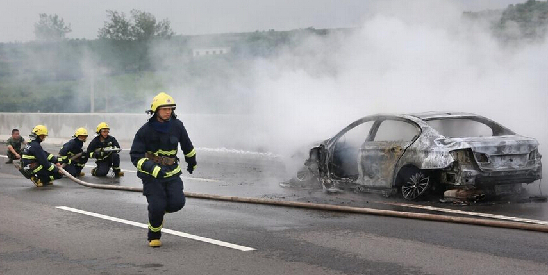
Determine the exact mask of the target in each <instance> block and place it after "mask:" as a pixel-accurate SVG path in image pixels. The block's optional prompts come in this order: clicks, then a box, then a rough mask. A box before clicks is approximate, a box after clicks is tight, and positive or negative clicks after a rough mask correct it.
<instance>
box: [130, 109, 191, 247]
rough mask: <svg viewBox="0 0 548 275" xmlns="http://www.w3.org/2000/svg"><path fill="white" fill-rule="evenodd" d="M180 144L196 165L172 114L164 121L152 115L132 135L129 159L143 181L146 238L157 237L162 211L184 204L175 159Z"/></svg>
mask: <svg viewBox="0 0 548 275" xmlns="http://www.w3.org/2000/svg"><path fill="white" fill-rule="evenodd" d="M179 144H180V145H181V149H182V150H183V153H184V154H185V160H186V162H187V163H188V167H189V168H188V169H187V170H188V171H189V172H192V170H193V169H194V167H195V166H196V151H195V150H194V147H193V146H192V142H191V141H190V138H189V137H188V134H187V131H186V129H185V126H184V125H183V123H182V122H181V121H180V120H178V119H176V118H175V117H174V116H173V117H172V119H171V120H169V121H165V122H159V121H157V119H156V117H155V116H153V117H152V118H151V119H149V121H148V122H147V123H145V125H143V126H142V127H141V128H140V129H139V131H137V133H136V134H135V138H134V139H133V144H132V145H131V151H130V153H129V154H130V156H131V162H132V163H133V165H135V167H137V176H138V177H139V178H140V179H141V180H142V181H143V195H145V196H146V197H147V201H148V219H149V224H148V228H149V230H148V240H149V241H151V240H159V239H160V236H161V229H162V226H163V220H164V214H165V213H171V212H176V211H179V210H180V209H181V208H183V206H184V205H185V195H184V193H183V181H182V180H181V178H180V175H181V166H180V165H179V159H178V158H177V151H178V147H179Z"/></svg>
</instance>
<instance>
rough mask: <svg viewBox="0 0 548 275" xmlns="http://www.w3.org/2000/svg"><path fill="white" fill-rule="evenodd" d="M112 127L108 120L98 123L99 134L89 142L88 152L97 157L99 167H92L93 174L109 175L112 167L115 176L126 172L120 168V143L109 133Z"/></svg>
mask: <svg viewBox="0 0 548 275" xmlns="http://www.w3.org/2000/svg"><path fill="white" fill-rule="evenodd" d="M109 133H110V127H109V126H108V124H107V123H106V122H101V123H99V125H97V130H96V134H97V136H96V137H95V138H93V140H92V141H91V142H90V143H89V146H88V149H87V154H88V157H90V158H95V159H97V160H96V161H95V163H96V164H97V167H95V168H93V169H91V174H92V175H93V176H98V177H104V176H106V175H107V173H108V171H109V170H110V167H112V170H113V171H114V176H115V177H121V176H123V175H124V172H122V171H121V170H120V155H119V154H118V152H120V150H121V149H120V144H118V141H117V140H116V138H114V137H113V136H111V135H109Z"/></svg>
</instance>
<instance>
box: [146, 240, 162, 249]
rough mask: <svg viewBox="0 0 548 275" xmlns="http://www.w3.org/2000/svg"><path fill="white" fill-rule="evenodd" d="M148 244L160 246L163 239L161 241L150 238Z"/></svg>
mask: <svg viewBox="0 0 548 275" xmlns="http://www.w3.org/2000/svg"><path fill="white" fill-rule="evenodd" d="M148 246H150V247H160V246H162V241H160V240H159V239H156V240H150V241H149V242H148Z"/></svg>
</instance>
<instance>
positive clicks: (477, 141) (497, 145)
mask: <svg viewBox="0 0 548 275" xmlns="http://www.w3.org/2000/svg"><path fill="white" fill-rule="evenodd" d="M447 140H449V141H452V142H454V144H452V146H451V147H454V149H464V148H471V149H472V151H474V152H477V153H484V154H488V155H518V154H528V153H530V152H531V151H533V150H534V149H536V148H537V147H538V141H537V140H536V139H534V138H529V137H524V136H519V135H507V136H494V137H467V138H449V139H447Z"/></svg>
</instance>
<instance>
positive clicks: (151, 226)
mask: <svg viewBox="0 0 548 275" xmlns="http://www.w3.org/2000/svg"><path fill="white" fill-rule="evenodd" d="M143 195H145V196H146V197H147V202H148V222H149V223H148V236H147V237H148V240H149V241H150V240H156V239H160V237H161V236H162V231H161V230H162V226H163V223H164V215H165V214H166V213H173V212H177V211H179V210H181V209H182V208H183V207H184V206H185V201H186V199H185V194H184V193H183V181H182V180H181V178H180V177H178V176H174V177H173V179H168V180H162V181H158V180H151V181H148V180H147V181H143Z"/></svg>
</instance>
